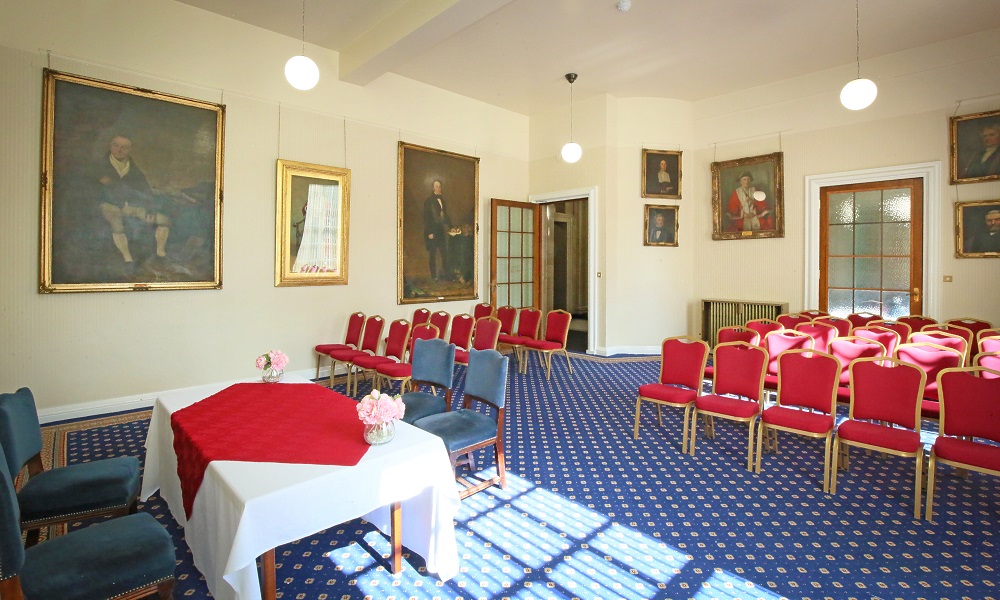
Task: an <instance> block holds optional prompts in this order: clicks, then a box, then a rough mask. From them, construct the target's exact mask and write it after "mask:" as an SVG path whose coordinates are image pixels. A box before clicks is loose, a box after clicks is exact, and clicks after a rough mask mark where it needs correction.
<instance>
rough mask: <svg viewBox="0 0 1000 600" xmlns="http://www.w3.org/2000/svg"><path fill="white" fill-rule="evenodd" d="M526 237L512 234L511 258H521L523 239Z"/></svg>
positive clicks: (521, 234)
mask: <svg viewBox="0 0 1000 600" xmlns="http://www.w3.org/2000/svg"><path fill="white" fill-rule="evenodd" d="M522 237H524V234H523V233H512V234H510V255H511V256H521V254H520V252H521V238H522Z"/></svg>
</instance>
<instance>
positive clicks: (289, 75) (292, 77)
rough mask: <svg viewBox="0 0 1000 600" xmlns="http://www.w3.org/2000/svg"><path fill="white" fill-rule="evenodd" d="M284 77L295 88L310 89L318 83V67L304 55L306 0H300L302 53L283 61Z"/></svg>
mask: <svg viewBox="0 0 1000 600" xmlns="http://www.w3.org/2000/svg"><path fill="white" fill-rule="evenodd" d="M285 79H287V80H288V83H290V84H291V86H292V87H293V88H295V89H297V90H303V91H305V90H311V89H313V88H314V87H316V84H317V83H319V67H317V66H316V63H315V62H313V59H311V58H309V57H308V56H306V0H302V54H300V55H299V56H293V57H291V58H289V59H288V62H286V63H285Z"/></svg>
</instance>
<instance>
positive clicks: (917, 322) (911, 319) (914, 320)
mask: <svg viewBox="0 0 1000 600" xmlns="http://www.w3.org/2000/svg"><path fill="white" fill-rule="evenodd" d="M896 320H897V321H899V322H900V323H906V324H907V325H909V326H910V330H911V331H920V329H921V328H922V327H923V326H925V325H935V324H937V319H933V318H931V317H928V316H925V315H907V316H905V317H899V318H898V319H896Z"/></svg>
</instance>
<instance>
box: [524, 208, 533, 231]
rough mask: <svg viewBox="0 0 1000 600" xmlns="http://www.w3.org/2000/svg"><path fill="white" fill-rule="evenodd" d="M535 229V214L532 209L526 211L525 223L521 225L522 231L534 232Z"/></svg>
mask: <svg viewBox="0 0 1000 600" xmlns="http://www.w3.org/2000/svg"><path fill="white" fill-rule="evenodd" d="M534 230H535V219H534V215H533V214H532V212H531V211H530V210H525V211H524V224H523V226H522V227H521V231H527V232H532V231H534Z"/></svg>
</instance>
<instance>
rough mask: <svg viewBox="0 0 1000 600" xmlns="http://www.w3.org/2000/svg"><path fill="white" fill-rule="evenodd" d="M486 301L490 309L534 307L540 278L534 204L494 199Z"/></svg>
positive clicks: (538, 215)
mask: <svg viewBox="0 0 1000 600" xmlns="http://www.w3.org/2000/svg"><path fill="white" fill-rule="evenodd" d="M492 210H493V220H492V224H493V227H492V228H493V243H492V245H491V261H490V296H491V298H490V301H491V302H492V303H493V305H494V306H508V305H509V306H513V307H515V308H522V307H525V306H533V307H536V308H537V307H538V303H539V298H538V289H539V286H538V282H539V278H540V274H539V266H540V262H539V261H540V258H539V252H538V248H539V244H538V240H539V239H540V236H539V235H538V222H539V217H540V214H541V211H540V210H539V207H538V205H537V204H529V203H527V202H512V201H510V200H500V199H497V198H494V199H493V201H492Z"/></svg>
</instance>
